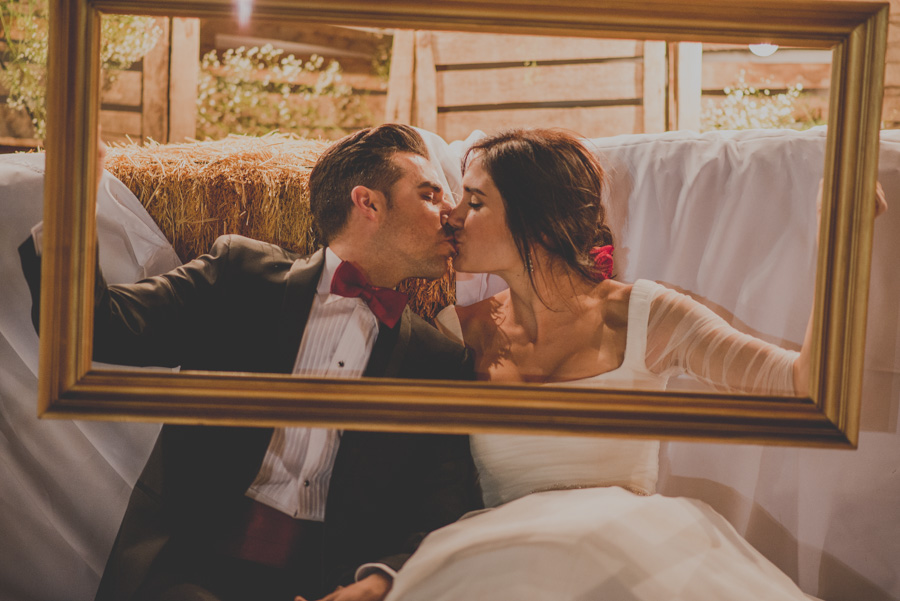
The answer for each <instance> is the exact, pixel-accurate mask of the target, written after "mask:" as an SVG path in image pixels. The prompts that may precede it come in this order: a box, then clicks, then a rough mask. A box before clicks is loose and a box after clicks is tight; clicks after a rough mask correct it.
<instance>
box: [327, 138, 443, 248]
mask: <svg viewBox="0 0 900 601" xmlns="http://www.w3.org/2000/svg"><path fill="white" fill-rule="evenodd" d="M398 152H408V153H412V154H417V155H420V156H423V157H425V158H426V159H427V158H428V147H427V146H426V145H425V140H423V139H422V136H420V135H419V132H417V131H416V130H415V129H413V128H412V127H410V126H409V125H400V124H397V123H388V124H385V125H379V126H377V127H369V128H366V129H363V130H360V131H358V132H355V133H352V134H350V135H349V136H346V137H344V138H341V139H340V140H338V141H337V142H335V143H334V144H332V145H331V146H329V147H328V149H327V150H326V151H325V152H324V153H323V154H322V156H320V157H319V160H318V161H317V162H316V164H315V166H314V167H313V169H312V171H311V172H310V174H309V208H310V211H311V212H312V215H313V218H314V219H315V222H316V226H317V227H318V229H319V233H320V234H321V236H322V241H323V242H324V243H325V244H328V243H329V242H330V241H331V240H333V239H334V237H335V236H337V235H338V234H339V233H340V232H341V230H342V229H344V226H345V225H346V224H347V219H348V217H349V215H350V209H351V207H352V202H351V200H350V191H351V190H353V188H354V187H356V186H365V187H366V188H371V189H373V190H378V191H379V192H381V193H382V194H384V195H385V196H386V197H387V202H388V207H390V206H391V194H390V192H391V188H393V186H394V184H395V183H396V182H397V180H399V179H400V178H401V177H402V176H403V169H402V168H401V167H399V166H398V165H397V164H396V163H395V162H394V161H393V157H394V155H395V154H396V153H398Z"/></svg>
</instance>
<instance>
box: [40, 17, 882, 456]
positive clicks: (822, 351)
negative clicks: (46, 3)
mask: <svg viewBox="0 0 900 601" xmlns="http://www.w3.org/2000/svg"><path fill="white" fill-rule="evenodd" d="M888 6H889V5H888V3H887V2H877V3H876V2H847V1H834V2H832V1H828V2H825V1H809V0H801V1H795V0H778V1H771V0H766V1H760V0H730V1H729V2H721V1H720V0H682V1H681V2H670V0H649V1H647V0H645V1H644V2H640V3H636V2H633V0H562V1H560V2H553V3H549V2H546V1H544V0H492V1H491V2H484V1H483V0H454V1H449V0H448V1H442V2H423V1H422V0H419V1H415V2H414V1H403V0H369V1H366V0H355V1H353V0H310V1H304V0H256V2H255V5H254V8H253V10H254V18H277V19H281V20H285V19H302V20H304V21H307V22H308V21H319V22H329V23H344V24H350V25H366V26H376V25H377V26H394V27H405V28H417V29H455V30H463V31H502V32H507V33H532V34H551V35H573V36H588V37H599V36H606V37H619V38H622V37H626V38H639V39H655V40H668V41H715V42H741V43H747V42H762V41H768V42H772V43H776V44H780V45H785V46H787V45H802V46H806V47H819V48H828V49H832V50H833V57H834V58H833V67H832V86H831V98H830V109H829V116H828V127H829V129H828V141H827V148H826V164H825V197H824V204H823V213H822V227H821V231H820V250H819V256H818V266H817V278H816V300H815V307H814V315H815V319H814V324H815V327H814V345H815V346H814V348H815V349H817V351H816V352H815V353H814V361H813V369H812V372H813V374H812V382H811V388H810V389H811V390H812V394H811V396H810V398H783V397H763V396H744V395H740V396H738V395H726V394H706V393H703V394H700V393H683V392H676V393H673V392H665V393H661V392H649V391H628V390H625V391H623V390H604V391H594V390H590V391H588V390H573V389H562V388H546V387H540V388H538V387H534V386H527V385H495V384H491V385H486V384H479V383H474V382H462V383H461V382H426V381H416V380H413V381H407V380H380V379H379V380H359V381H339V380H327V379H313V380H306V379H304V380H299V379H297V378H291V377H290V376H272V375H247V374H237V373H228V372H214V373H209V372H190V373H182V374H175V373H167V372H147V371H126V372H120V371H103V370H95V369H92V367H91V332H92V327H93V324H92V311H91V306H92V304H91V299H92V295H93V281H94V275H95V274H94V257H95V256H96V255H95V252H96V248H95V246H96V245H95V242H94V240H95V228H96V221H95V215H94V200H93V190H96V187H95V186H96V182H95V175H94V174H95V167H96V163H95V161H96V156H95V154H96V153H95V152H94V151H93V150H92V149H95V148H96V144H97V137H96V136H97V122H98V113H99V108H98V107H99V101H98V100H99V93H98V79H99V37H100V27H99V23H100V13H101V12H110V13H131V14H148V15H172V16H185V17H231V16H232V15H233V10H234V8H233V2H232V1H231V0H192V1H189V2H186V1H184V0H51V1H50V17H51V18H50V56H49V85H48V95H47V102H48V120H47V121H48V123H47V138H46V147H47V171H46V184H45V211H44V215H45V219H44V220H45V235H44V240H45V242H44V244H45V259H44V267H43V275H42V288H43V290H44V300H43V304H42V307H41V323H42V328H41V330H42V331H41V341H40V378H39V413H40V415H42V416H44V417H54V418H67V419H72V418H78V419H83V418H88V419H111V420H122V419H125V420H142V421H168V422H177V423H203V424H250V425H276V424H292V423H305V424H311V425H319V426H336V427H341V428H356V429H375V430H404V431H435V432H475V431H508V432H544V433H563V434H565V433H569V434H590V433H603V434H612V435H622V436H647V437H655V438H680V439H691V440H725V441H735V442H752V443H775V444H801V445H813V446H833V447H854V446H855V445H856V443H857V440H858V431H859V408H860V393H861V386H862V368H863V353H864V343H865V331H866V306H867V299H868V285H869V268H870V263H871V249H872V232H873V210H874V208H873V203H872V202H871V199H872V198H873V194H874V189H875V180H876V169H877V160H878V139H879V137H878V130H879V121H880V115H881V97H882V90H883V84H884V81H883V80H884V57H885V49H886V46H887V26H888Z"/></svg>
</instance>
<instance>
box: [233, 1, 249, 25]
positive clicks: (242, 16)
mask: <svg viewBox="0 0 900 601" xmlns="http://www.w3.org/2000/svg"><path fill="white" fill-rule="evenodd" d="M234 1H235V4H237V20H238V24H239V25H246V24H247V23H248V22H249V21H250V15H251V13H253V0H234Z"/></svg>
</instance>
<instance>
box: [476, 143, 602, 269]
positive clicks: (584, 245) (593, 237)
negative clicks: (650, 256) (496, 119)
mask: <svg viewBox="0 0 900 601" xmlns="http://www.w3.org/2000/svg"><path fill="white" fill-rule="evenodd" d="M470 159H475V160H480V161H481V163H482V165H483V166H484V169H485V170H486V171H487V173H488V174H489V175H490V176H491V179H492V180H493V182H494V185H496V186H497V190H499V192H500V195H501V196H502V197H503V205H504V207H505V209H506V223H507V226H508V227H509V230H510V232H511V233H512V237H513V240H514V241H515V243H516V248H517V249H518V251H519V255H520V256H521V257H522V262H523V263H524V264H526V265H527V264H529V262H530V261H531V259H530V257H529V254H530V251H529V249H530V248H531V247H532V246H533V245H540V246H542V247H543V248H545V249H547V251H548V252H550V253H551V255H554V256H556V257H558V258H559V259H561V260H562V261H563V262H564V263H565V264H566V265H567V266H569V267H570V268H571V269H572V270H574V271H575V272H576V273H578V274H580V275H582V276H583V277H585V278H587V279H594V268H595V267H594V262H593V261H592V260H591V258H590V255H589V253H590V250H591V249H592V248H593V247H595V246H604V245H606V244H612V243H613V240H612V233H611V232H610V229H609V227H608V226H607V225H606V211H605V210H604V208H603V204H602V195H603V191H602V190H603V184H604V181H605V178H606V175H605V173H604V170H603V167H602V166H601V165H600V162H599V161H598V160H597V158H596V157H595V156H594V154H593V153H592V152H591V151H590V150H588V149H587V148H586V147H585V145H584V144H583V143H582V141H581V139H579V138H578V137H576V136H575V135H573V134H571V133H569V132H566V131H564V130H559V129H514V130H509V131H505V132H502V133H499V134H496V135H493V136H489V137H487V138H484V139H483V140H481V141H479V142H478V143H476V144H475V145H473V146H472V147H471V148H469V150H468V151H467V152H466V156H465V159H464V160H463V166H464V168H465V165H468V163H469V160H470Z"/></svg>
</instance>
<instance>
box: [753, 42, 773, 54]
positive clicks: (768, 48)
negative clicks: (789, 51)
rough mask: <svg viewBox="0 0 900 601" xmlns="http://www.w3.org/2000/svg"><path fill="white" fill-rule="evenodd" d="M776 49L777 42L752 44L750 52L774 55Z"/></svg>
mask: <svg viewBox="0 0 900 601" xmlns="http://www.w3.org/2000/svg"><path fill="white" fill-rule="evenodd" d="M776 50H778V46H776V45H775V44H750V52H752V53H753V54H755V55H756V56H772V55H773V54H775V51H776Z"/></svg>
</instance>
